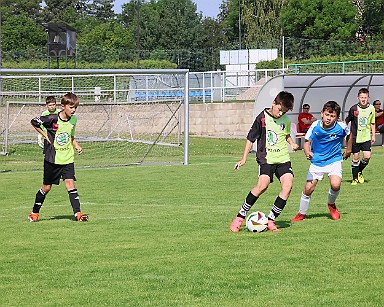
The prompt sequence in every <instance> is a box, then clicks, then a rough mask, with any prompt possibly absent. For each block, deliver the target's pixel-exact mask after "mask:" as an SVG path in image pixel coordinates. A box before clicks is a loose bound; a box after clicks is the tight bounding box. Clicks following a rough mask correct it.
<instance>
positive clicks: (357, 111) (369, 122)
mask: <svg viewBox="0 0 384 307" xmlns="http://www.w3.org/2000/svg"><path fill="white" fill-rule="evenodd" d="M357 99H358V103H357V104H355V105H353V106H352V107H351V108H350V109H349V112H348V116H347V117H346V119H345V122H346V123H347V124H348V123H351V137H352V139H353V142H352V153H353V155H352V183H351V184H352V185H357V184H358V183H363V182H364V177H363V170H364V168H366V166H367V165H368V162H369V160H370V159H371V143H372V144H373V143H375V141H376V136H375V132H376V131H375V108H374V107H373V106H372V105H370V104H369V102H368V99H369V91H368V89H366V88H361V89H360V90H359V93H358V95H357ZM360 151H362V152H363V158H362V159H361V160H360Z"/></svg>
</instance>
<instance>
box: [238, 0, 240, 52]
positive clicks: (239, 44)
mask: <svg viewBox="0 0 384 307" xmlns="http://www.w3.org/2000/svg"><path fill="white" fill-rule="evenodd" d="M238 2H239V50H240V49H241V6H240V0H239V1H238Z"/></svg>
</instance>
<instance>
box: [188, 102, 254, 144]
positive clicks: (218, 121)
mask: <svg viewBox="0 0 384 307" xmlns="http://www.w3.org/2000/svg"><path fill="white" fill-rule="evenodd" d="M253 107H254V103H253V102H234V103H228V102H226V103H208V104H191V105H190V106H189V131H190V133H191V134H192V135H197V136H214V137H239V138H244V137H245V136H246V135H247V134H248V131H249V129H250V128H251V125H252V123H253V121H254V117H253Z"/></svg>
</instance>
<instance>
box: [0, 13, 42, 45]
mask: <svg viewBox="0 0 384 307" xmlns="http://www.w3.org/2000/svg"><path fill="white" fill-rule="evenodd" d="M1 32H2V33H1V36H2V48H3V50H4V51H8V52H11V51H13V52H24V51H25V50H27V49H31V50H34V49H35V48H36V47H41V46H45V45H46V44H47V34H46V32H45V31H44V28H43V27H42V26H41V25H39V24H37V23H36V22H35V21H33V20H32V19H30V18H28V17H26V16H25V15H21V16H8V18H7V19H6V20H5V21H4V22H3V25H2V27H1Z"/></svg>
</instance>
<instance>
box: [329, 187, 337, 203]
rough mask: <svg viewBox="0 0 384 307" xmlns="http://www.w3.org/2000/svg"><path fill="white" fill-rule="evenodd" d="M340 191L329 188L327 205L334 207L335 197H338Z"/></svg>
mask: <svg viewBox="0 0 384 307" xmlns="http://www.w3.org/2000/svg"><path fill="white" fill-rule="evenodd" d="M339 193H340V190H338V191H334V190H332V188H329V192H328V204H330V205H334V204H335V202H336V198H337V196H339Z"/></svg>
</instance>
